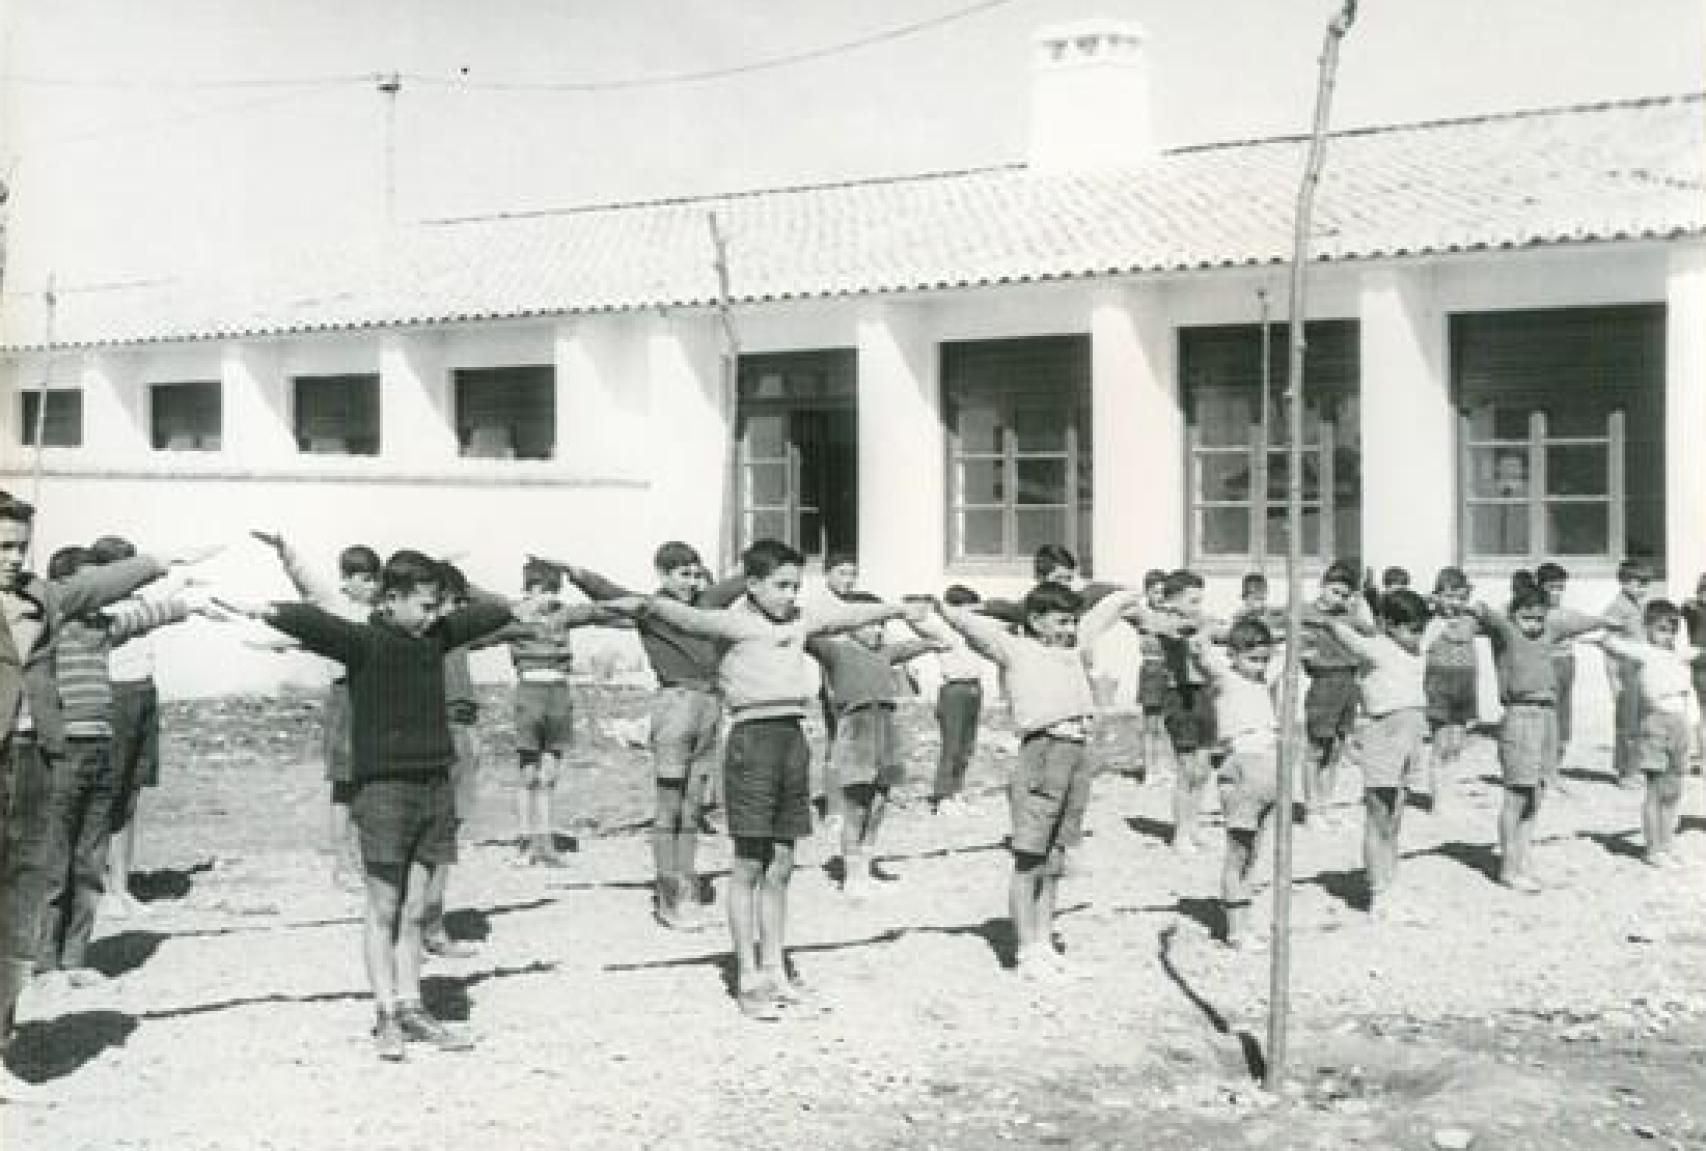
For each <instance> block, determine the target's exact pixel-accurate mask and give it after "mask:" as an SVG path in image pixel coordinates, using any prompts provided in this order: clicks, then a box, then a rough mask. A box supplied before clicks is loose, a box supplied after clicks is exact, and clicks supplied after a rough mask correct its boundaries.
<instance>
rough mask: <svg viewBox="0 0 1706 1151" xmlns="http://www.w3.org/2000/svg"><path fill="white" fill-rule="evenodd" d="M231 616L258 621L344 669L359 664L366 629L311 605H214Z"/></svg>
mask: <svg viewBox="0 0 1706 1151" xmlns="http://www.w3.org/2000/svg"><path fill="white" fill-rule="evenodd" d="M214 602H215V603H216V604H217V605H218V606H219V607H220V608H222V609H223V610H225V611H227V612H229V613H231V614H232V615H239V616H247V617H249V618H250V619H258V620H260V621H261V622H262V623H264V624H266V625H268V626H269V627H272V628H274V629H276V630H278V631H281V632H283V633H284V634H285V635H288V636H290V637H291V638H293V639H295V640H296V641H297V642H298V643H300V644H301V645H302V647H303V649H304V650H306V651H311V652H313V653H314V654H315V655H321V656H325V657H326V658H327V659H330V660H335V661H336V662H338V663H341V664H343V665H345V666H346V667H348V666H350V665H352V664H355V663H358V662H360V661H361V657H362V654H363V651H364V650H365V641H366V635H367V628H366V626H365V625H363V624H358V623H351V622H350V621H349V620H346V619H344V618H342V617H341V616H337V615H334V614H333V613H331V612H329V611H326V610H324V609H323V608H319V607H316V606H314V605H313V604H310V603H258V604H251V603H240V602H237V601H234V600H229V599H224V598H220V599H216V600H215V601H214Z"/></svg>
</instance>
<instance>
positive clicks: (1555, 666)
mask: <svg viewBox="0 0 1706 1151" xmlns="http://www.w3.org/2000/svg"><path fill="white" fill-rule="evenodd" d="M1534 582H1535V583H1536V584H1537V585H1539V587H1540V590H1541V591H1542V592H1544V593H1545V595H1546V610H1547V611H1562V610H1563V608H1564V589H1565V587H1566V586H1568V584H1569V582H1570V573H1569V572H1567V571H1565V570H1564V568H1563V566H1562V565H1560V564H1555V563H1551V562H1548V563H1543V564H1541V565H1540V566H1539V567H1537V568H1535V569H1534ZM1552 674H1553V675H1555V676H1557V678H1558V760H1557V762H1556V763H1554V764H1553V765H1552V774H1551V776H1550V777H1549V778H1548V779H1547V780H1546V786H1547V788H1549V789H1550V790H1552V791H1554V792H1556V793H1557V794H1559V795H1565V794H1568V791H1569V789H1568V787H1567V786H1566V785H1565V783H1564V777H1563V773H1562V770H1561V769H1562V768H1563V765H1564V759H1565V757H1566V756H1568V755H1569V751H1570V733H1571V729H1572V728H1573V726H1574V722H1573V721H1574V718H1575V694H1576V645H1575V642H1574V641H1573V640H1568V639H1563V640H1559V641H1558V646H1557V647H1555V648H1553V649H1552Z"/></svg>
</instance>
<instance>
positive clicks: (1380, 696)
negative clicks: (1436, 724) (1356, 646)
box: [1360, 635, 1428, 717]
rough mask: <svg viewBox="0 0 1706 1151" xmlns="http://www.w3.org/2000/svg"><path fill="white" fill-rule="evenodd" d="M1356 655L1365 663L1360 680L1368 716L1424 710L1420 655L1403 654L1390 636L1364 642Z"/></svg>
mask: <svg viewBox="0 0 1706 1151" xmlns="http://www.w3.org/2000/svg"><path fill="white" fill-rule="evenodd" d="M1360 654H1361V655H1362V657H1363V658H1364V659H1365V660H1366V661H1367V663H1368V667H1367V670H1366V671H1364V672H1363V677H1362V706H1363V709H1364V710H1366V711H1367V712H1368V714H1369V715H1371V716H1376V717H1379V716H1383V715H1390V714H1391V713H1392V712H1395V711H1404V710H1407V709H1410V708H1415V709H1417V710H1421V709H1424V708H1426V707H1427V705H1428V693H1427V688H1426V687H1424V686H1423V679H1424V677H1425V675H1426V672H1427V661H1426V659H1425V658H1424V657H1423V656H1422V655H1421V653H1420V652H1413V651H1406V650H1405V649H1404V647H1403V645H1402V644H1399V643H1398V642H1397V641H1396V640H1394V639H1393V638H1392V637H1391V636H1388V635H1377V636H1375V637H1374V638H1373V639H1371V640H1368V641H1366V643H1365V644H1364V645H1363V647H1362V649H1361V652H1360Z"/></svg>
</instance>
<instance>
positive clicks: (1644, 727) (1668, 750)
mask: <svg viewBox="0 0 1706 1151" xmlns="http://www.w3.org/2000/svg"><path fill="white" fill-rule="evenodd" d="M1640 738H1641V742H1640V751H1639V752H1638V755H1639V760H1638V762H1639V763H1640V765H1641V772H1642V774H1644V775H1647V776H1649V777H1651V776H1655V775H1674V776H1676V777H1677V778H1678V779H1681V778H1682V777H1683V776H1684V775H1686V774H1687V773H1688V744H1689V738H1688V716H1687V715H1686V714H1685V713H1683V712H1672V711H1649V712H1647V713H1646V714H1645V715H1643V716H1642V717H1641V737H1640Z"/></svg>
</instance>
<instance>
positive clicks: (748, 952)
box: [612, 540, 922, 1019]
mask: <svg viewBox="0 0 1706 1151" xmlns="http://www.w3.org/2000/svg"><path fill="white" fill-rule="evenodd" d="M804 562H805V561H804V557H803V556H801V555H800V553H799V552H797V551H795V550H794V549H793V548H791V547H789V546H788V545H787V544H785V543H782V542H780V541H778V540H758V541H757V542H755V543H753V544H752V545H751V546H750V547H748V548H747V549H746V551H745V552H744V553H743V554H742V556H741V567H742V570H743V571H744V572H745V576H746V594H745V595H744V596H743V597H741V598H740V599H739V600H737V601H736V602H735V603H734V604H732V605H731V606H729V607H727V608H724V609H721V610H705V609H703V608H697V607H692V606H689V605H688V604H685V603H682V602H681V601H680V600H678V599H676V598H675V597H673V596H668V595H654V596H650V597H647V598H645V599H638V598H632V597H631V598H629V599H626V600H618V601H612V606H620V608H621V609H622V610H624V611H626V612H630V613H632V614H633V615H634V617H635V618H636V619H637V620H639V621H640V622H641V624H642V625H644V624H646V623H648V622H649V621H654V620H655V621H659V622H662V623H668V624H671V625H674V626H675V627H678V628H680V629H681V630H682V631H685V632H688V633H690V634H694V635H700V636H704V637H706V638H709V639H714V640H716V641H718V649H719V660H718V663H717V686H718V689H719V690H720V691H721V693H722V697H723V703H724V705H725V706H726V707H727V708H728V711H729V723H730V727H729V736H728V742H727V747H726V750H725V753H724V759H723V777H724V784H723V801H724V804H725V806H726V808H727V811H728V822H729V834H730V835H731V836H732V837H733V838H734V847H735V850H734V862H733V864H732V867H731V874H730V878H729V934H730V936H731V938H732V940H733V944H734V954H735V967H736V992H737V997H738V1001H739V1004H740V1008H741V1011H742V1012H743V1013H744V1014H746V1015H747V1016H748V1017H750V1018H756V1019H776V1018H779V1017H780V1013H781V1009H782V1007H783V1006H784V1005H786V1004H789V1003H795V1002H798V1001H800V1000H801V999H802V998H803V997H804V996H805V995H806V994H807V993H808V991H807V988H806V986H805V984H804V983H803V981H801V979H800V978H799V975H798V973H797V972H794V971H792V970H790V968H789V966H788V963H787V955H786V939H787V923H788V883H789V880H790V879H791V878H792V874H793V867H794V844H795V842H796V841H797V840H799V839H801V838H804V837H805V836H808V835H810V834H811V829H812V822H811V820H812V813H811V800H810V796H809V795H808V792H809V790H810V783H809V781H810V768H811V764H810V760H811V749H810V747H809V745H808V744H807V743H806V737H805V732H804V731H803V730H802V729H801V720H802V719H804V717H805V714H806V710H807V706H808V701H809V699H810V695H811V690H812V687H811V685H812V673H811V668H810V666H809V664H807V662H806V661H807V660H808V659H809V658H810V657H809V656H808V655H807V654H806V651H805V645H806V641H807V640H809V639H811V638H812V637H813V636H816V635H825V634H832V633H835V632H843V631H851V630H853V629H855V628H860V627H864V626H866V625H869V624H873V623H882V622H884V621H886V620H891V619H897V618H899V617H901V616H902V615H905V614H908V611H909V610H910V609H903V608H900V607H895V606H890V605H886V604H838V605H834V606H830V605H823V606H817V607H813V608H811V609H808V610H807V611H801V610H800V608H799V607H798V606H797V605H798V600H799V595H800V574H801V567H802V565H803V564H804ZM919 614H920V615H921V614H922V609H919Z"/></svg>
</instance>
